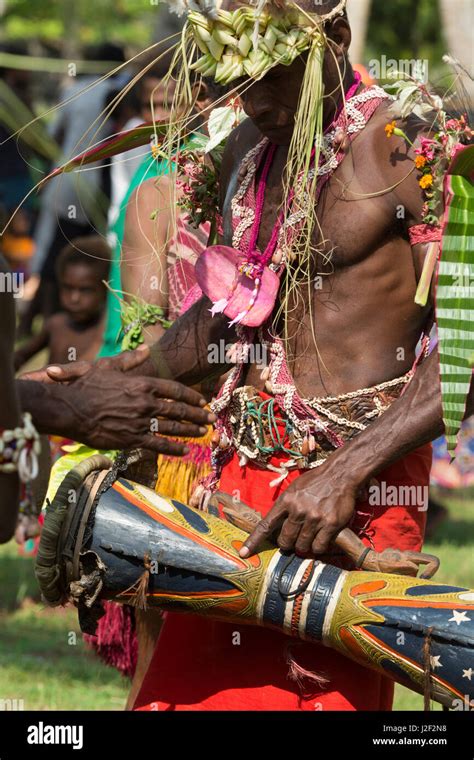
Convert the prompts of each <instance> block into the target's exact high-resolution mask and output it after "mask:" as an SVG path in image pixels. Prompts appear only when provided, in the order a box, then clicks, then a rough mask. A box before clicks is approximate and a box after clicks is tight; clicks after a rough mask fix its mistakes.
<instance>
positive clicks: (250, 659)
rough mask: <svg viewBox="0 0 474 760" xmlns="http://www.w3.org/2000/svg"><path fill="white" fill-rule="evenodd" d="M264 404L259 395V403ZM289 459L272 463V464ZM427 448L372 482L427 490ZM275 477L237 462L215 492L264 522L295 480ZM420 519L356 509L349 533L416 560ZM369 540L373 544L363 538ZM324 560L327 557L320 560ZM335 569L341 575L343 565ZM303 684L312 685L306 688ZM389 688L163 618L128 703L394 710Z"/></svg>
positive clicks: (339, 667)
mask: <svg viewBox="0 0 474 760" xmlns="http://www.w3.org/2000/svg"><path fill="white" fill-rule="evenodd" d="M262 396H263V397H265V396H266V394H262ZM285 458H286V457H282V456H275V457H274V458H273V459H272V460H271V461H272V463H273V464H275V465H278V463H279V462H280V461H282V459H285ZM430 467H431V445H427V446H424V447H422V448H420V449H418V450H416V451H413V452H411V453H410V454H408V455H407V456H406V457H405V458H403V459H401V460H399V461H398V462H396V463H395V464H393V465H392V466H390V467H388V468H387V469H386V470H385V471H384V472H383V473H380V474H379V475H378V476H377V480H379V481H385V482H386V484H387V488H388V487H389V486H393V485H394V486H418V487H425V486H426V487H427V486H428V484H429V474H430ZM300 472H301V471H290V472H289V474H288V477H287V478H286V479H285V480H284V481H283V482H282V483H281V484H280V485H279V486H278V487H277V488H275V487H270V485H269V483H270V482H271V481H272V480H274V479H275V478H276V477H277V476H276V474H275V473H274V472H271V471H267V470H262V469H259V468H257V467H255V466H254V465H253V464H248V465H247V466H245V467H240V466H239V462H238V458H237V456H236V455H234V457H233V459H232V460H231V461H230V462H229V464H228V465H227V466H226V467H225V468H224V471H223V473H222V477H221V481H220V486H219V488H220V490H222V491H225V492H227V493H230V494H232V493H233V492H235V490H236V489H238V491H240V494H239V495H238V497H239V498H240V499H241V500H242V501H244V502H246V503H247V504H249V505H250V506H251V507H253V508H254V509H256V510H257V511H258V512H260V513H261V514H262V516H265V515H266V514H267V513H268V512H269V510H270V509H271V507H272V506H273V504H274V502H275V500H276V499H277V497H278V496H279V495H280V493H282V491H284V490H285V488H287V487H288V485H289V484H290V483H291V482H292V481H293V480H294V479H295V478H297V477H298V475H299V474H300ZM425 522H426V512H425V511H423V510H420V509H417V508H416V507H409V506H390V507H380V506H376V507H374V506H370V505H369V503H368V502H364V503H361V502H358V503H357V513H356V515H355V518H354V520H353V522H352V523H351V526H352V527H353V529H355V530H358V532H359V533H360V528H361V527H362V526H364V527H365V532H364V533H361V536H362V537H363V540H364V543H366V544H367V545H369V541H372V544H373V546H374V548H375V549H376V550H377V551H382V550H383V549H386V548H387V547H390V546H393V547H396V548H398V549H401V550H408V549H411V550H414V551H420V550H421V548H422V543H423V534H424V528H425ZM369 537H370V539H369ZM322 559H323V561H327V560H328V557H327V556H326V557H324V558H322ZM330 562H331V563H332V564H337V565H339V566H346V567H347V564H346V563H345V562H344V559H343V558H342V557H340V556H332V557H331V559H330ZM289 654H291V657H292V659H293V660H294V661H296V663H297V664H298V665H299V666H301V667H302V668H304V669H305V670H308V671H311V672H314V673H317V674H318V675H319V676H323V677H324V678H326V679H327V684H326V685H325V686H324V688H321V687H318V686H316V687H315V686H314V683H312V682H308V683H305V682H304V681H303V683H302V684H301V683H300V684H297V683H296V682H295V681H294V680H291V679H290V678H289V666H288V656H289ZM307 680H308V681H309V679H307ZM392 701H393V681H391V680H390V679H388V678H385V677H384V676H381V675H378V674H377V673H374V672H372V671H370V670H368V669H367V668H364V667H362V666H361V665H358V664H357V663H354V662H352V661H351V660H349V659H347V658H346V657H343V656H342V655H340V654H338V653H337V652H334V651H332V650H331V649H328V648H326V647H323V646H322V645H318V644H311V643H307V642H301V641H298V640H296V639H291V638H290V637H288V636H286V635H284V634H282V633H279V632H277V631H273V630H269V629H265V628H260V627H257V626H255V627H252V626H248V625H241V626H239V625H236V624H235V623H222V622H218V621H213V620H211V619H209V618H205V617H199V616H197V615H187V614H178V613H166V615H165V622H164V624H163V628H162V630H161V633H160V637H159V639H158V642H157V645H156V649H155V652H154V655H153V658H152V661H151V663H150V667H149V669H148V672H147V674H146V676H145V679H144V681H143V684H142V688H141V690H140V692H139V694H138V697H137V699H136V702H135V706H134V709H135V710H391V709H392Z"/></svg>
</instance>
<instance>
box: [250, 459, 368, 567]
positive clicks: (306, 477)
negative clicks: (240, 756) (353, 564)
mask: <svg viewBox="0 0 474 760" xmlns="http://www.w3.org/2000/svg"><path fill="white" fill-rule="evenodd" d="M332 456H335V455H334V454H333V455H332ZM331 458H332V457H331ZM358 486H359V484H358V483H357V482H355V480H354V478H353V477H352V475H351V473H349V474H348V475H347V476H345V475H344V474H343V473H341V472H340V469H339V468H338V467H337V465H336V466H334V464H332V463H331V459H329V460H328V461H327V462H326V463H325V464H324V465H322V466H321V467H318V469H317V470H310V471H309V472H305V473H303V474H302V475H300V476H299V477H298V478H296V480H294V481H293V482H292V483H291V484H290V485H289V486H288V488H287V489H286V490H285V491H284V492H283V493H282V495H281V496H280V497H279V498H278V499H277V500H276V502H275V504H274V506H273V508H272V509H271V510H270V512H269V513H268V514H267V515H266V516H265V517H264V518H263V519H262V520H261V521H260V523H259V524H258V525H257V527H256V528H255V530H254V531H253V532H252V533H251V534H250V536H249V537H248V539H247V540H246V541H245V543H244V545H243V547H242V548H241V550H240V552H239V554H240V556H241V557H248V556H249V555H251V554H254V553H255V552H256V551H258V549H259V547H260V545H261V544H262V542H263V541H265V540H266V539H269V538H270V537H272V540H274V538H273V534H274V535H275V536H277V544H278V546H279V547H280V549H281V550H282V551H288V552H296V554H298V555H300V556H304V557H308V556H314V555H316V554H324V553H325V552H326V551H327V550H328V548H329V546H330V545H331V543H332V541H333V540H334V539H335V537H336V536H337V534H338V533H339V531H341V530H342V529H343V528H344V527H345V526H346V525H347V524H348V523H349V522H350V520H351V518H352V515H353V513H354V507H355V501H356V494H357V490H358Z"/></svg>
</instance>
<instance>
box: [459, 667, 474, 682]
mask: <svg viewBox="0 0 474 760" xmlns="http://www.w3.org/2000/svg"><path fill="white" fill-rule="evenodd" d="M473 673H474V670H473V669H472V668H469V670H463V672H462V677H463V678H469V680H471V678H472V675H473Z"/></svg>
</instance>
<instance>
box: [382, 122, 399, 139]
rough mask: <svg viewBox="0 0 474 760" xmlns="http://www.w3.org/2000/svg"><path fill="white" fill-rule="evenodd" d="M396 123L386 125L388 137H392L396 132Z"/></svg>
mask: <svg viewBox="0 0 474 760" xmlns="http://www.w3.org/2000/svg"><path fill="white" fill-rule="evenodd" d="M396 126H397V125H396V123H395V122H394V121H392V122H391V123H390V124H386V125H385V134H386V135H387V137H391V136H392V135H393V133H394V131H395V127H396Z"/></svg>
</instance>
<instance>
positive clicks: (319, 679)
mask: <svg viewBox="0 0 474 760" xmlns="http://www.w3.org/2000/svg"><path fill="white" fill-rule="evenodd" d="M296 646H297V645H290V646H288V648H287V656H286V662H287V665H288V666H289V668H288V676H287V677H288V678H289V679H290V681H294V682H295V683H296V685H297V687H298V691H299V692H300V697H301V698H303V697H304V698H306V699H311V698H312V697H314V696H316V695H317V694H318V693H320V692H321V691H323V690H324V689H325V687H326V686H327V684H328V683H329V679H328V678H326V677H325V676H323V675H322V674H321V673H315V672H314V671H312V670H307V669H306V668H303V666H302V665H299V664H298V663H297V662H296V660H295V658H294V655H293V650H294V649H295V647H296Z"/></svg>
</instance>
